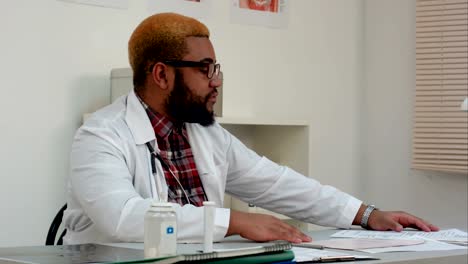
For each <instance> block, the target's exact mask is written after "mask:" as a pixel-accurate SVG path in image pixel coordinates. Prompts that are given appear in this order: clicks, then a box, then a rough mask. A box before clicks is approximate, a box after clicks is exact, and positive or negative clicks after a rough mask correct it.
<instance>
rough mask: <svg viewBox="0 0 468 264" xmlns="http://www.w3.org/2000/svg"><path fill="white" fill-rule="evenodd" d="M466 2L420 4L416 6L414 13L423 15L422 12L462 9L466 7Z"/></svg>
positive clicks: (467, 5) (467, 6)
mask: <svg viewBox="0 0 468 264" xmlns="http://www.w3.org/2000/svg"><path fill="white" fill-rule="evenodd" d="M467 8H468V4H467V3H466V2H461V3H453V4H441V5H427V6H425V5H422V6H417V8H416V15H423V14H424V13H428V12H432V11H448V10H457V11H459V10H463V9H467Z"/></svg>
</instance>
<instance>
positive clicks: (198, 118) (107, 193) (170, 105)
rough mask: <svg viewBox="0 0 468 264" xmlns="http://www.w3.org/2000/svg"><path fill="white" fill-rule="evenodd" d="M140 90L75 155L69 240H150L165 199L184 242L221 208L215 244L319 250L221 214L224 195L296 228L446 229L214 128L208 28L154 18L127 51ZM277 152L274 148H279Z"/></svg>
mask: <svg viewBox="0 0 468 264" xmlns="http://www.w3.org/2000/svg"><path fill="white" fill-rule="evenodd" d="M128 52H129V60H130V65H131V67H132V70H133V83H134V89H133V90H132V91H131V92H130V93H129V94H128V95H127V96H124V97H121V98H120V99H118V100H117V101H115V102H114V103H113V104H111V105H109V106H106V107H104V108H103V109H101V110H99V111H97V112H96V113H94V114H93V115H92V116H91V117H90V118H89V119H88V120H87V121H86V122H85V124H84V125H83V126H82V127H81V128H80V129H79V130H78V131H77V133H76V136H75V139H74V143H73V146H72V152H71V174H70V179H69V185H68V200H67V203H68V209H67V210H66V211H65V214H64V222H65V225H66V228H67V229H68V232H67V235H66V236H65V238H64V242H65V243H67V244H76V243H87V242H122V241H126V242H130V241H140V242H141V241H142V240H143V219H144V214H145V212H146V210H147V209H148V208H149V206H150V204H151V202H152V201H153V200H154V199H158V198H162V199H167V200H168V201H169V202H171V203H172V204H173V207H174V209H175V210H176V212H177V224H178V234H177V236H178V240H179V241H180V242H181V241H192V242H195V241H202V238H203V207H201V205H202V203H203V201H207V200H209V201H213V202H215V203H216V205H217V207H218V208H217V209H216V212H215V229H214V230H213V233H214V239H215V241H216V240H221V239H222V238H224V237H226V236H230V235H234V234H239V235H241V236H242V237H245V238H248V239H251V240H255V241H270V240H277V239H283V240H288V241H291V242H294V243H300V242H306V241H311V238H310V237H308V236H307V235H305V234H303V233H302V232H301V231H300V230H298V229H296V228H294V227H292V226H290V225H288V224H286V223H284V222H282V221H280V220H279V219H277V218H275V217H273V216H268V215H262V214H252V213H244V212H238V211H234V210H229V209H225V208H221V207H222V205H223V197H224V194H225V192H226V193H229V194H231V195H233V196H235V197H239V198H240V199H242V200H243V201H246V202H248V203H252V204H255V205H257V206H260V207H263V208H266V209H268V210H271V211H275V212H278V213H281V214H284V215H287V216H290V217H292V218H295V219H299V220H302V221H305V222H310V223H315V224H319V225H326V226H334V227H341V228H348V227H350V226H351V225H361V226H363V227H366V228H370V229H375V230H396V231H401V230H402V229H403V228H404V227H414V228H417V229H421V230H424V231H434V230H438V228H437V227H436V226H433V225H431V224H429V223H427V222H426V221H424V220H422V219H419V218H417V217H415V216H412V215H410V214H407V213H405V212H386V211H381V210H378V209H375V208H374V207H373V206H370V205H366V204H363V203H362V202H361V201H360V200H358V199H356V198H354V197H352V196H350V195H349V194H346V193H343V192H341V191H339V190H337V189H335V188H333V187H331V186H324V185H321V184H320V183H318V182H317V181H315V180H313V179H310V178H308V177H305V176H303V175H301V174H299V173H297V172H295V171H294V170H292V169H290V168H288V167H284V166H280V165H278V164H275V163H274V162H272V161H270V160H268V159H267V158H266V157H260V156H258V155H257V154H256V153H254V152H253V151H252V150H250V149H248V148H247V147H246V146H244V145H243V144H242V143H241V142H240V141H239V140H238V139H237V138H235V137H234V136H233V135H231V134H230V133H229V132H228V131H226V130H225V129H223V128H222V127H221V126H220V125H219V124H218V123H216V122H215V120H214V117H213V105H214V104H215V103H216V96H217V95H218V90H217V88H218V87H219V86H220V85H221V84H222V79H221V78H220V64H219V63H218V62H217V61H216V56H215V52H214V49H213V46H212V44H211V42H210V39H209V31H208V29H207V28H206V26H205V25H203V24H202V23H200V22H199V21H197V20H195V19H192V18H189V17H185V16H182V15H178V14H173V13H164V14H157V15H153V16H150V17H148V18H147V19H145V20H144V21H143V22H141V24H140V25H139V26H138V27H137V28H136V29H135V31H134V32H133V34H132V36H131V37H130V40H129V44H128ZM273 144H274V143H273Z"/></svg>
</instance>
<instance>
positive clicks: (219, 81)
mask: <svg viewBox="0 0 468 264" xmlns="http://www.w3.org/2000/svg"><path fill="white" fill-rule="evenodd" d="M221 85H223V73H222V72H220V73H219V74H218V76H213V79H211V80H210V86H211V87H213V88H218V87H220V86H221Z"/></svg>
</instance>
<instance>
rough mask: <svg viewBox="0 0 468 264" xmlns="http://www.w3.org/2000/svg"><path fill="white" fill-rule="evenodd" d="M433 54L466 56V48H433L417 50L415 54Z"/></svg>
mask: <svg viewBox="0 0 468 264" xmlns="http://www.w3.org/2000/svg"><path fill="white" fill-rule="evenodd" d="M433 53H437V54H439V53H466V54H467V56H468V47H467V46H460V47H434V48H419V49H417V51H416V54H433Z"/></svg>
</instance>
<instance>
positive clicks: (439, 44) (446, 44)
mask: <svg viewBox="0 0 468 264" xmlns="http://www.w3.org/2000/svg"><path fill="white" fill-rule="evenodd" d="M466 46H468V40H466V41H433V42H429V41H426V42H419V43H416V49H417V50H420V49H435V48H457V47H461V48H463V47H466Z"/></svg>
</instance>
